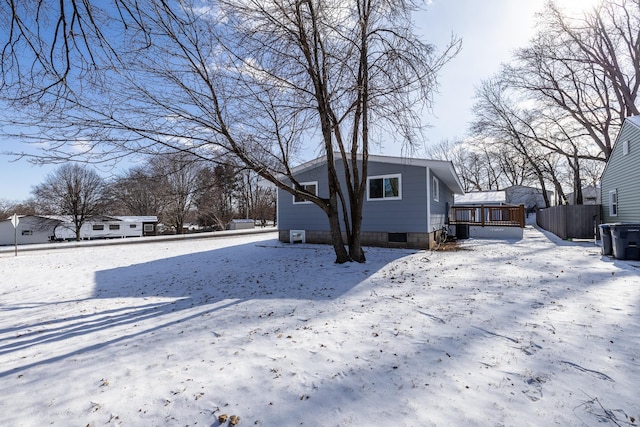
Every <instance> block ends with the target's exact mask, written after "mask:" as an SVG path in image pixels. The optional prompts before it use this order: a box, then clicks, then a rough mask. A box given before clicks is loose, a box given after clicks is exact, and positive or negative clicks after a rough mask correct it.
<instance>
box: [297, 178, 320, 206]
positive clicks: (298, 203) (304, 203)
mask: <svg viewBox="0 0 640 427" xmlns="http://www.w3.org/2000/svg"><path fill="white" fill-rule="evenodd" d="M300 185H301V186H302V187H305V186H307V185H315V186H316V192H315V194H314V195H315V196H317V195H318V181H308V182H301V183H300ZM291 200H292V201H293V204H294V205H308V204H310V203H313V202H311V201H309V200H303V201H301V202H296V196H295V195H292V196H291Z"/></svg>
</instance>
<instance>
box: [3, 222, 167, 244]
mask: <svg viewBox="0 0 640 427" xmlns="http://www.w3.org/2000/svg"><path fill="white" fill-rule="evenodd" d="M18 218H19V222H18V227H17V229H16V230H15V238H16V240H17V243H18V244H19V245H26V244H37V243H47V242H51V241H60V240H74V239H75V238H76V232H75V226H74V225H73V222H72V218H71V217H69V216H54V215H19V216H18ZM157 223H158V218H157V217H156V216H106V215H101V216H95V217H92V218H91V219H89V220H87V221H86V222H85V223H84V224H83V225H82V227H81V228H80V236H81V239H83V240H93V239H113V238H124V237H142V236H151V235H155V234H156V225H157ZM13 244H14V228H13V224H12V223H11V220H10V219H5V220H4V221H0V246H2V245H13Z"/></svg>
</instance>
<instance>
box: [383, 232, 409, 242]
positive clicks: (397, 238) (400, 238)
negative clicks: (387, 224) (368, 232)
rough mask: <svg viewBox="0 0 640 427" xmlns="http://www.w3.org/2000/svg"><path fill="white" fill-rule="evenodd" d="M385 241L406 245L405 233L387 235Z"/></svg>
mask: <svg viewBox="0 0 640 427" xmlns="http://www.w3.org/2000/svg"><path fill="white" fill-rule="evenodd" d="M387 241H388V242H389V243H407V233H388V234H387Z"/></svg>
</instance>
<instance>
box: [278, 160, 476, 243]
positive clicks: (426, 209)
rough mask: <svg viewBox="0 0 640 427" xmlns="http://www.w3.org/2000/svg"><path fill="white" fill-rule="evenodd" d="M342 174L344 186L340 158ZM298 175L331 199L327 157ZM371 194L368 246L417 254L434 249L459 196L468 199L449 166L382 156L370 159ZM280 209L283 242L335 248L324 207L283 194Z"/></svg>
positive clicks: (366, 209) (365, 226)
mask: <svg viewBox="0 0 640 427" xmlns="http://www.w3.org/2000/svg"><path fill="white" fill-rule="evenodd" d="M336 168H337V170H338V175H339V176H340V177H341V180H342V181H344V167H343V165H342V160H341V159H339V158H338V159H337V160H336ZM293 174H294V176H295V178H296V180H297V181H298V182H299V183H301V184H302V185H303V186H305V188H306V189H307V190H309V191H312V192H315V194H317V195H319V196H321V197H328V195H329V188H328V179H327V176H328V173H327V166H326V157H324V156H323V157H320V158H318V159H315V160H312V161H310V162H307V163H304V164H302V165H300V166H298V167H296V168H294V170H293ZM343 184H344V182H343ZM383 189H384V190H383ZM366 190H367V193H366V194H365V200H364V206H363V220H362V233H361V238H362V244H363V245H366V246H398V247H412V248H428V247H430V246H431V245H432V244H433V241H434V232H435V231H436V230H439V229H440V228H441V227H442V226H443V225H444V224H445V223H446V221H447V220H448V215H449V209H450V207H451V206H452V205H453V196H454V194H463V193H464V190H463V189H462V184H461V182H460V178H459V177H458V175H457V174H456V172H455V170H454V167H453V164H452V163H451V162H449V161H441V160H427V159H412V158H403V157H390V156H376V155H370V156H369V163H368V176H367V189H366ZM277 209H278V213H277V217H278V231H279V239H280V240H281V241H283V242H291V241H293V240H296V239H300V240H304V241H306V242H308V243H330V233H329V221H328V219H327V216H326V214H325V213H324V212H323V211H322V210H321V209H320V208H319V207H318V206H316V205H314V204H313V203H311V202H305V201H303V200H298V199H296V198H294V197H293V196H292V195H291V194H290V193H288V192H286V191H285V190H282V189H278V203H277ZM340 218H342V212H340ZM342 226H343V227H344V224H342ZM343 230H344V228H343Z"/></svg>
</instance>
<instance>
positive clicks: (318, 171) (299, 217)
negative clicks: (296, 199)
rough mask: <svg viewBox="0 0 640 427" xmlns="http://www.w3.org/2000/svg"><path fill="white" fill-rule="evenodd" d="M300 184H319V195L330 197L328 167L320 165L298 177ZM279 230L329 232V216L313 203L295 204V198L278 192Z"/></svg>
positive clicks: (280, 191) (283, 192)
mask: <svg viewBox="0 0 640 427" xmlns="http://www.w3.org/2000/svg"><path fill="white" fill-rule="evenodd" d="M296 178H297V179H298V182H300V183H303V182H314V181H317V182H318V195H319V196H320V197H329V187H328V183H327V166H326V165H325V164H319V165H317V166H316V167H315V168H313V169H310V170H307V171H304V172H302V173H300V174H298V175H297V176H296ZM278 228H280V229H283V230H328V229H329V220H328V219H327V215H326V214H325V213H324V212H323V211H322V209H320V208H319V207H318V206H316V205H314V204H313V203H296V204H294V203H293V196H292V195H291V193H288V192H286V191H284V190H278Z"/></svg>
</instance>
